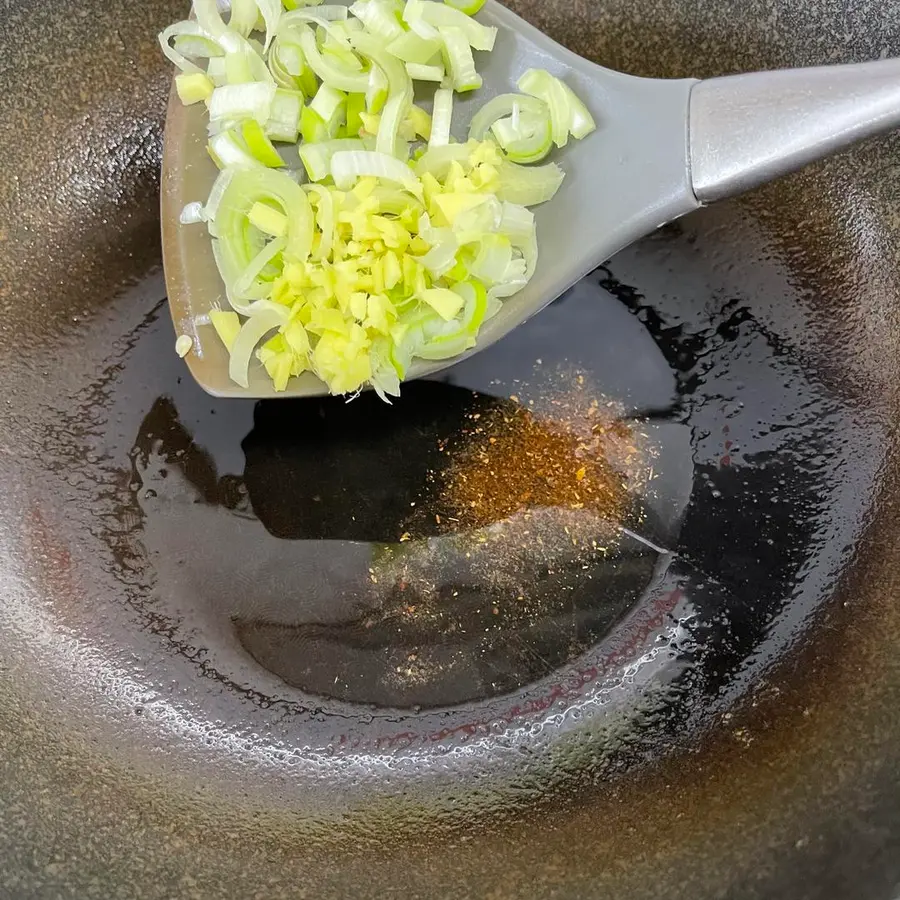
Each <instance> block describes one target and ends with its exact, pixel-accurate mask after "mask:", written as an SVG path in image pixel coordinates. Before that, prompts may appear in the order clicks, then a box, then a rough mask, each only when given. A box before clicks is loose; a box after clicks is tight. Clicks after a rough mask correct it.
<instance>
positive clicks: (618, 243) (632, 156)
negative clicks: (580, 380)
mask: <svg viewBox="0 0 900 900" xmlns="http://www.w3.org/2000/svg"><path fill="white" fill-rule="evenodd" d="M479 19H480V20H481V21H483V22H485V23H486V24H490V25H496V26H498V28H499V29H500V33H499V36H498V38H497V43H496V47H495V50H494V52H492V53H490V54H488V55H482V56H481V59H480V60H479V61H478V62H479V68H480V71H481V73H482V74H483V76H484V84H485V87H484V88H483V89H481V90H479V91H476V92H475V93H474V95H467V96H465V99H461V100H460V102H458V104H457V107H456V113H455V116H454V131H455V132H456V135H455V136H456V137H457V138H461V139H464V138H465V135H466V133H467V131H468V123H469V121H470V119H471V117H472V115H473V113H474V111H475V110H476V109H478V108H480V107H481V105H482V104H483V103H485V102H486V101H487V100H489V99H490V98H491V97H493V96H495V95H497V94H500V93H505V92H508V91H512V90H515V84H516V82H517V80H518V78H519V76H520V75H521V74H522V73H523V72H524V71H525V70H526V69H529V68H542V69H547V70H549V71H550V72H552V73H553V74H555V75H558V76H560V77H562V78H564V79H565V80H566V82H568V84H569V85H571V86H572V87H573V88H574V89H575V91H576V93H577V94H578V95H579V96H580V97H581V98H582V99H583V100H584V101H585V102H586V103H587V105H588V107H589V108H590V110H591V112H592V113H593V115H594V117H595V119H596V121H597V125H598V128H597V130H596V131H595V132H594V133H593V134H591V135H590V136H589V137H588V138H587V139H585V140H583V141H580V142H570V143H569V146H568V147H566V148H565V150H564V151H562V152H560V153H559V154H558V156H557V157H556V159H557V161H558V162H559V163H560V164H561V165H562V167H563V168H564V169H565V171H566V179H565V181H564V183H563V185H562V188H561V189H560V191H559V193H558V194H557V195H556V197H555V198H554V199H553V200H552V201H551V202H549V203H546V204H544V205H543V206H541V207H538V208H537V209H536V210H535V212H536V219H537V228H538V243H539V249H540V261H539V263H538V267H537V271H536V272H535V275H534V278H533V279H532V281H531V282H530V284H529V285H528V286H527V287H526V288H525V289H524V290H523V291H522V292H520V293H519V294H517V295H516V296H514V297H512V298H510V299H508V300H506V301H505V303H504V306H503V309H502V311H501V312H500V313H499V314H498V315H497V316H496V317H495V318H494V319H492V320H491V321H490V322H488V323H487V325H486V326H485V327H484V329H483V331H482V333H481V336H480V338H479V341H478V345H477V347H475V348H474V349H473V350H472V351H471V352H472V353H476V352H478V351H479V350H483V349H484V348H485V347H488V346H490V345H491V344H493V343H494V342H495V341H497V340H499V339H500V338H502V337H503V336H504V335H505V334H507V333H508V332H509V331H511V330H512V329H513V328H515V327H516V326H517V325H520V324H521V323H522V322H524V321H525V320H526V319H528V318H530V317H531V316H532V315H534V314H535V313H537V312H539V311H540V310H541V309H543V308H544V307H545V306H546V305H547V304H548V303H550V302H551V301H552V300H553V299H555V298H556V297H558V296H559V295H560V294H561V293H563V291H565V290H566V289H567V288H569V287H570V286H571V285H572V284H574V283H575V282H576V281H578V280H579V279H580V278H581V277H583V276H584V275H586V274H587V273H588V272H590V271H591V270H592V269H593V268H595V267H596V266H597V265H599V264H600V263H602V262H604V261H605V260H606V259H608V258H609V257H610V256H612V255H613V254H614V253H616V252H617V251H618V250H621V249H622V248H623V247H626V246H627V245H628V244H630V243H632V242H633V241H636V240H637V239H638V238H640V237H642V236H644V235H646V234H648V233H649V232H651V231H653V230H654V229H656V228H658V227H659V226H661V225H663V224H665V223H666V222H670V221H672V220H673V219H676V218H678V217H679V216H683V215H684V214H685V213H688V212H691V211H692V210H695V209H697V208H698V207H701V206H703V205H705V204H708V203H711V202H713V201H715V200H720V199H722V198H724V197H730V196H733V195H735V194H739V193H741V192H742V191H746V190H748V189H750V188H752V187H755V186H757V185H759V184H762V183H764V182H767V181H771V180H772V179H774V178H777V177H779V176H780V175H784V174H786V173H787V172H790V171H793V170H795V169H797V168H800V167H801V166H803V165H805V164H806V163H809V162H811V161H813V160H816V159H821V158H822V157H825V156H828V155H830V154H833V153H835V152H837V151H839V150H841V149H843V148H845V147H847V146H849V145H850V144H853V143H855V142H857V141H859V140H862V139H863V138H867V137H870V136H873V135H877V134H880V133H883V132H886V131H890V130H892V129H894V128H896V127H897V126H898V125H900V60H897V59H888V60H881V61H878V62H872V63H863V64H859V65H843V66H825V67H820V68H810V69H794V70H784V71H772V72H759V73H755V74H750V75H737V76H731V77H727V78H714V79H711V80H707V81H698V80H695V79H684V80H677V81H661V80H653V79H644V78H635V77H632V76H629V75H623V74H621V73H619V72H614V71H611V70H609V69H604V68H602V67H600V66H597V65H595V64H593V63H591V62H588V61H587V60H585V59H582V58H581V57H579V56H577V55H575V54H573V53H571V52H570V51H568V50H566V49H565V48H564V47H562V46H560V45H559V44H557V43H556V42H555V41H553V40H551V39H550V38H548V37H547V36H546V35H544V34H542V33H541V32H540V31H538V30H537V29H535V28H533V27H532V26H531V25H529V24H528V23H527V22H525V21H523V20H522V19H520V18H519V17H518V16H517V15H515V14H514V13H512V12H510V11H509V10H508V9H506V8H505V7H503V6H501V5H500V4H499V3H497V2H495V0H488V3H487V5H486V6H485V8H484V9H483V11H482V12H481V13H479ZM204 112H205V111H204V110H203V109H202V107H201V108H198V107H183V106H182V105H181V104H180V102H179V101H178V99H177V97H175V96H174V93H173V98H172V101H171V102H170V104H169V110H168V118H167V122H166V141H165V152H164V159H163V181H162V226H163V251H164V261H165V270H166V282H167V286H168V292H169V305H170V309H171V312H172V317H173V320H174V322H175V328H176V331H177V332H178V333H179V334H187V335H189V336H191V337H192V338H193V349H192V352H191V353H190V354H189V355H188V357H187V362H188V366H189V368H190V370H191V373H192V375H193V376H194V378H196V380H197V381H198V382H199V384H200V385H201V386H202V387H203V388H204V389H205V390H207V391H208V392H209V393H211V394H215V395H217V396H235V397H260V398H261V397H273V396H281V397H284V396H288V397H302V396H315V395H320V394H324V393H327V390H326V388H325V386H324V385H323V384H322V382H320V381H319V380H318V379H317V378H316V377H315V376H313V375H311V374H307V375H304V376H302V377H300V378H294V379H292V380H291V381H290V383H289V384H288V388H287V391H286V392H284V393H281V394H275V392H274V390H273V388H272V385H271V382H270V380H269V379H268V377H267V376H266V375H265V373H264V372H263V370H262V368H261V366H259V365H258V364H257V363H254V364H253V367H252V371H251V375H250V387H249V389H247V390H245V389H243V388H241V387H239V386H238V385H237V384H235V383H234V382H232V381H231V380H230V378H229V376H228V356H227V353H226V350H225V348H224V347H223V346H222V345H221V343H220V342H219V340H218V338H217V336H216V334H215V332H214V330H213V328H212V327H211V326H210V325H208V324H201V323H203V321H204V319H205V316H206V314H207V313H208V312H209V310H210V309H211V308H212V307H213V306H214V305H215V304H217V303H218V304H220V305H223V306H225V304H224V302H223V301H224V290H223V286H222V282H221V280H220V278H219V275H218V273H217V271H216V267H215V263H214V260H213V255H212V249H211V246H210V240H209V236H208V234H207V233H206V229H205V228H203V227H202V226H199V225H189V226H183V225H180V224H179V215H180V213H181V210H182V209H183V207H184V206H185V204H187V203H189V202H192V201H197V200H205V199H206V197H207V195H208V193H209V190H210V187H211V186H212V183H213V180H214V179H215V176H216V170H215V167H214V166H213V163H212V162H211V161H210V159H209V157H208V155H207V153H206V127H205V120H204ZM226 308H227V307H226ZM458 361H459V358H457V359H455V360H448V361H443V362H440V363H425V362H417V363H415V364H414V366H413V367H412V369H411V371H410V373H409V377H410V378H417V377H421V376H423V375H428V374H431V373H434V372H436V371H439V370H440V369H443V368H446V367H448V366H450V365H452V364H453V363H454V362H458Z"/></svg>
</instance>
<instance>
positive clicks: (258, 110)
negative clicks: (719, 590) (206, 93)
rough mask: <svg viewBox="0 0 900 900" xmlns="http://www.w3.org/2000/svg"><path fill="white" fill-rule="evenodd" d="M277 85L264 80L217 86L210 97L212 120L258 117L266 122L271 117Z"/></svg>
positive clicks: (258, 119)
mask: <svg viewBox="0 0 900 900" xmlns="http://www.w3.org/2000/svg"><path fill="white" fill-rule="evenodd" d="M274 99H275V85H274V84H268V83H266V82H264V81H257V82H250V83H249V84H226V85H223V86H222V87H217V88H216V89H215V90H214V91H213V92H212V96H211V97H210V99H209V118H210V121H211V122H215V121H217V120H221V119H230V120H235V119H256V121H257V122H259V123H260V124H264V123H265V122H267V121H268V119H269V112H270V110H271V108H272V101H273V100H274Z"/></svg>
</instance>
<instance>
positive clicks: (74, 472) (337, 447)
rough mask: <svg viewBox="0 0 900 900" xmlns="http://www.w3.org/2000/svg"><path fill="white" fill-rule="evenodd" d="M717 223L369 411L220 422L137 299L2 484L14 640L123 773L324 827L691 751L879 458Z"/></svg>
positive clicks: (163, 326)
mask: <svg viewBox="0 0 900 900" xmlns="http://www.w3.org/2000/svg"><path fill="white" fill-rule="evenodd" d="M716 227H717V225H716V218H715V215H714V214H713V215H711V216H708V217H706V218H705V219H702V220H698V221H697V223H696V224H693V223H688V224H686V225H677V226H673V227H670V228H669V229H667V230H666V231H664V232H661V233H660V234H659V235H657V236H656V237H655V238H654V239H653V240H651V241H649V242H645V243H644V244H643V245H641V247H639V248H637V249H634V250H632V251H629V252H628V253H626V254H623V255H622V256H621V257H619V258H618V259H617V260H616V261H615V263H614V264H613V265H611V266H609V267H604V268H602V269H599V270H598V271H596V272H595V273H594V274H593V275H591V276H590V277H588V278H586V279H585V280H584V281H583V282H581V283H580V284H579V285H578V286H577V287H575V288H574V289H573V290H571V291H570V292H569V293H568V294H567V295H565V296H564V297H562V298H561V299H560V300H559V301H557V302H556V303H555V304H553V305H552V306H551V307H550V308H549V309H548V310H547V311H546V312H545V313H544V314H542V315H541V316H539V317H537V318H535V319H534V320H532V321H531V322H530V323H528V324H527V325H526V326H525V327H523V328H522V329H520V330H519V331H517V332H516V333H515V334H514V335H512V336H510V337H509V338H508V339H507V340H505V341H504V342H502V343H501V344H500V345H498V346H497V347H496V348H495V349H492V350H491V351H490V352H487V353H485V354H483V355H479V356H477V357H475V358H473V359H471V360H469V361H467V362H465V363H463V364H461V365H459V366H457V367H455V368H453V369H451V370H450V371H448V372H447V373H446V374H445V375H444V376H443V378H442V380H440V381H435V382H427V383H415V384H410V385H408V386H407V387H406V388H405V390H404V393H403V396H402V397H401V398H400V400H399V401H397V402H396V403H395V404H394V405H393V406H390V407H388V406H385V405H384V404H382V403H381V401H379V400H378V399H377V398H376V397H374V396H371V395H363V396H360V397H358V398H356V399H354V400H353V401H352V402H349V403H348V402H346V401H344V400H343V399H327V400H310V401H281V402H279V401H269V402H261V403H253V402H241V401H231V400H226V401H219V400H215V399H213V398H211V397H208V396H207V395H205V394H203V393H202V392H201V391H200V390H199V389H198V388H197V387H196V386H195V385H194V384H193V382H192V381H191V379H190V378H189V376H188V375H187V374H186V372H185V370H184V367H183V365H182V364H181V363H180V361H179V360H178V359H177V357H176V356H175V354H174V353H173V351H172V333H171V328H170V325H169V323H168V320H167V316H166V310H165V308H164V306H163V297H162V280H161V278H160V276H159V274H158V273H157V274H155V275H153V276H152V277H150V278H149V279H148V280H147V281H146V282H143V283H142V284H140V285H137V286H136V287H134V288H133V289H131V290H128V291H126V292H125V293H123V294H121V295H120V296H118V297H117V298H115V300H113V301H112V302H111V303H110V304H109V305H108V306H106V307H104V308H103V309H102V310H98V311H96V312H95V313H94V314H93V316H92V318H91V322H90V327H89V328H88V327H83V326H82V327H72V328H71V331H70V333H69V334H68V336H67V338H66V342H67V346H66V349H65V354H66V357H67V358H71V359H72V360H73V361H74V362H73V368H74V369H75V370H77V371H73V370H72V369H69V370H67V373H66V374H67V378H68V381H69V383H70V384H72V385H75V387H74V388H72V389H70V390H69V391H68V392H61V393H59V395H58V399H57V400H56V401H54V400H53V399H49V400H48V408H47V409H46V410H45V412H44V413H43V423H44V427H43V430H42V432H41V435H40V438H41V443H40V452H39V454H37V450H35V453H36V455H34V456H27V457H23V459H22V460H21V461H20V462H21V464H23V465H24V464H25V462H26V460H27V461H28V465H30V466H33V469H32V474H34V473H36V472H41V473H42V474H41V475H40V477H38V478H33V479H32V480H30V481H29V482H28V483H29V490H28V492H27V498H26V499H27V504H26V506H25V508H23V510H22V520H23V522H24V523H25V527H24V530H23V533H22V539H23V540H24V541H25V551H26V553H27V554H28V555H29V557H30V558H38V557H43V558H47V559H51V560H53V561H54V564H53V565H52V566H51V567H49V569H48V572H47V575H46V576H45V578H46V583H45V585H44V587H43V590H44V591H45V592H46V594H47V597H48V600H47V603H46V604H45V605H43V606H41V607H39V608H37V607H36V608H33V609H31V610H30V611H29V613H28V614H29V615H31V616H33V617H37V618H39V619H40V621H41V622H42V623H43V624H42V625H41V627H42V628H44V629H47V630H49V631H50V632H51V633H55V634H62V633H71V634H74V635H81V637H80V638H78V640H79V641H81V642H82V643H79V644H78V647H79V649H78V650H77V651H76V649H75V647H74V645H73V646H72V647H70V648H69V649H68V650H65V649H64V652H61V653H57V654H53V655H48V658H47V662H48V663H52V664H53V665H54V666H59V665H63V666H65V667H66V670H67V678H68V679H69V680H70V681H71V683H72V684H71V690H73V691H75V692H78V691H86V692H93V691H96V690H98V689H99V690H101V691H105V692H108V691H112V692H113V693H114V694H115V695H116V697H117V702H118V703H119V705H120V709H121V708H127V709H129V710H130V711H131V720H130V721H129V718H128V717H127V716H126V717H125V718H124V719H120V720H119V721H118V724H117V728H118V729H120V733H121V740H122V741H123V742H124V743H128V742H129V741H132V740H135V739H137V738H140V740H147V739H148V737H149V736H150V735H152V740H153V741H155V742H158V743H159V744H161V745H163V746H166V747H167V748H168V753H169V754H171V755H172V757H173V758H176V759H177V758H178V757H179V756H180V755H182V754H184V755H185V756H187V757H191V758H195V757H198V755H199V758H198V759H196V760H195V762H196V764H200V765H202V766H204V767H208V766H210V765H212V764H213V763H215V765H216V766H219V767H221V769H220V771H221V773H222V774H223V775H224V774H225V773H226V772H227V771H228V769H229V767H230V766H234V765H238V766H240V767H241V769H242V771H244V772H245V774H246V773H247V772H248V771H250V772H257V773H258V777H259V778H260V779H261V780H260V781H259V783H258V788H259V791H260V793H259V797H260V798H264V797H266V796H269V794H270V792H272V795H271V797H270V801H274V802H276V803H281V802H293V801H292V800H291V797H292V796H294V792H295V791H298V792H300V793H299V794H297V797H298V798H299V796H300V795H301V794H302V796H303V801H302V802H303V805H304V807H305V808H307V809H308V810H310V811H311V812H313V813H314V818H316V819H317V820H318V819H322V820H326V819H331V818H333V817H334V816H337V815H340V814H341V813H343V812H345V811H346V810H347V809H349V808H355V807H356V806H357V805H358V804H360V803H364V802H366V801H365V798H366V797H377V796H378V795H379V794H381V793H382V792H384V791H387V792H388V793H391V794H392V793H393V792H395V791H396V790H398V785H401V786H402V790H403V791H404V792H408V793H409V794H410V796H419V797H422V798H424V797H427V800H420V801H417V802H424V803H425V804H426V806H433V807H434V808H435V810H436V811H437V810H443V811H442V812H440V817H441V819H442V820H443V821H445V822H452V821H453V818H454V816H453V814H452V809H450V807H444V806H442V804H445V803H450V804H451V806H452V804H454V803H456V800H457V798H458V797H460V796H465V794H466V791H468V790H470V789H474V786H475V784H476V783H477V782H482V783H483V782H484V781H487V782H489V783H490V784H491V791H490V792H489V793H488V795H486V796H488V797H489V800H487V799H483V800H482V801H480V803H483V805H484V807H485V811H487V812H490V810H491V808H493V807H495V806H496V805H497V803H498V802H500V801H503V800H504V799H505V797H506V795H507V792H508V791H513V792H514V794H515V795H516V796H517V797H518V799H519V800H520V801H521V800H522V799H523V798H528V797H531V798H535V799H536V798H538V797H539V796H540V791H538V790H537V788H538V785H539V784H541V782H542V781H543V782H545V783H550V782H553V783H557V782H560V781H565V780H566V778H568V777H578V773H579V772H581V771H583V769H584V767H585V766H588V767H589V768H591V770H593V771H599V770H607V769H616V770H618V769H621V768H622V767H623V766H624V767H626V768H627V767H628V766H630V765H632V764H634V763H636V762H637V761H639V760H641V759H647V758H649V757H650V756H652V755H654V754H655V753H657V752H658V751H659V748H660V747H665V746H671V745H677V744H679V743H680V742H681V741H683V740H686V739H688V738H690V737H691V736H692V735H694V736H695V735H697V734H698V733H699V731H698V729H701V730H702V728H703V727H704V726H705V725H706V724H707V723H708V722H709V721H710V719H711V717H712V716H713V715H715V714H717V713H721V712H722V711H724V710H726V709H727V708H729V704H731V703H733V702H734V701H735V700H736V699H737V698H738V697H740V696H741V694H742V693H743V691H744V690H745V689H746V688H747V686H748V685H750V684H752V683H753V682H754V681H755V680H756V679H758V678H760V677H761V676H762V675H763V673H764V672H765V671H766V668H767V667H768V666H769V664H770V663H772V662H773V661H774V660H776V659H778V658H779V657H780V656H781V655H782V654H784V653H785V652H786V651H787V650H789V648H790V646H791V644H792V643H793V642H794V641H796V640H797V638H798V636H799V635H801V634H802V633H803V631H804V629H806V628H808V627H809V626H810V624H811V622H812V621H813V619H814V616H815V611H816V607H817V605H818V604H819V603H820V602H822V600H823V598H824V597H825V596H827V586H828V584H829V581H830V579H832V578H833V577H834V574H835V573H836V572H837V571H839V569H840V567H841V564H842V562H843V560H844V559H845V558H846V554H847V553H849V552H851V551H852V546H853V541H854V539H855V538H854V536H855V535H856V534H857V533H858V530H859V528H860V526H861V524H862V521H863V515H864V512H865V510H866V509H867V508H868V507H869V505H870V500H871V498H870V496H869V493H868V492H869V491H870V490H871V487H872V484H873V481H874V478H875V475H876V472H877V470H878V466H879V464H880V458H879V454H880V453H881V452H882V448H883V445H882V437H881V435H880V434H879V430H878V427H877V423H876V422H875V421H874V419H873V421H872V422H867V421H866V418H865V414H864V413H862V412H860V410H859V409H858V408H856V409H853V410H850V409H849V408H848V407H847V406H846V405H845V404H844V402H843V401H842V399H841V398H840V396H839V395H837V394H836V393H835V392H833V391H832V390H830V388H829V386H828V385H827V384H825V383H823V382H822V381H820V380H818V379H815V378H812V377H810V376H809V374H808V372H807V369H806V368H805V367H804V365H803V360H801V359H797V358H795V357H794V355H793V354H792V352H791V345H790V338H789V334H790V331H791V329H795V328H800V327H802V321H801V311H800V308H799V307H791V306H790V305H786V304H782V305H780V306H778V307H775V306H774V305H772V304H771V303H770V299H769V298H770V297H772V296H773V291H774V290H776V289H777V290H780V291H781V293H782V294H783V293H784V292H785V287H784V278H785V275H784V274H783V273H782V272H780V271H779V269H778V266H777V265H776V264H774V263H768V264H766V263H763V264H757V265H755V266H752V265H749V264H747V265H746V266H745V267H743V268H740V267H738V266H736V265H735V264H733V263H730V262H729V264H728V266H726V267H725V268H724V271H723V270H722V269H721V268H720V267H718V266H717V263H716V260H715V259H710V258H709V257H708V256H707V254H706V251H705V250H704V249H702V248H704V247H707V246H709V245H710V242H711V239H710V237H703V238H702V239H697V229H706V230H710V231H712V232H714V231H715V229H716ZM743 238H744V240H746V241H751V240H752V239H753V234H752V231H750V230H749V229H748V232H747V234H746V235H744V236H743ZM709 266H712V267H713V269H714V270H715V273H716V284H717V287H716V288H715V290H714V291H713V290H711V288H710V286H709V284H708V283H704V280H703V278H704V277H707V279H709V276H704V269H705V268H706V267H709ZM674 271H680V272H684V271H687V272H693V273H696V274H695V276H694V277H693V278H692V277H691V276H688V277H682V278H681V279H680V280H679V281H678V283H677V293H675V286H674V285H673V284H672V283H671V273H672V272H674ZM79 325H80V323H79ZM45 378H46V379H47V381H48V383H49V382H51V381H52V379H53V378H54V371H52V370H51V371H48V373H47V375H46V376H45ZM54 396H55V394H54V392H53V391H50V392H49V397H50V398H53V397H54ZM579 429H581V431H579ZM523 436H524V437H523ZM523 440H524V443H522V441H523ZM517 442H518V443H517ZM495 448H496V449H495ZM566 448H569V449H566ZM567 453H568V454H569V456H567V455H566V454H567ZM560 454H562V455H560ZM588 467H591V468H590V474H589V475H588V474H587V473H588ZM579 492H581V493H579ZM592 492H593V493H592ZM604 492H605V493H604ZM491 498H493V499H491ZM584 498H587V499H588V501H589V502H587V503H585V502H584ZM454 503H455V506H454ZM492 504H493V505H492ZM476 513H477V515H476ZM98 623H102V628H101V627H99V626H98ZM30 630H31V631H32V632H33V633H36V632H35V629H34V628H32V629H30ZM86 635H92V638H91V641H89V642H88V644H87V645H83V641H84V639H85V636H86ZM26 643H27V641H26ZM201 686H202V688H201ZM123 701H124V702H123ZM198 738H200V740H199V741H198ZM521 754H526V755H527V758H528V759H529V761H530V763H529V767H528V778H527V780H528V783H529V785H530V787H529V789H528V790H520V788H521V785H520V784H518V779H519V777H520V775H521V771H520V764H521V759H522V756H521ZM598 767H599V769H598ZM279 771H281V772H283V773H291V775H292V776H295V777H296V778H297V780H296V781H292V782H291V783H290V785H289V786H287V787H285V786H284V785H282V784H281V782H280V781H276V782H273V781H271V780H270V779H269V777H268V776H266V773H267V772H279ZM250 777H252V778H256V777H257V776H255V775H253V776H250ZM336 784H340V785H341V788H340V793H339V795H337V796H336V795H335V794H334V792H333V786H334V785H336ZM226 790H227V788H226ZM480 790H483V789H480ZM423 792H424V793H423ZM463 808H465V805H464V807H463ZM504 814H508V810H506V811H505V812H504Z"/></svg>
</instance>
